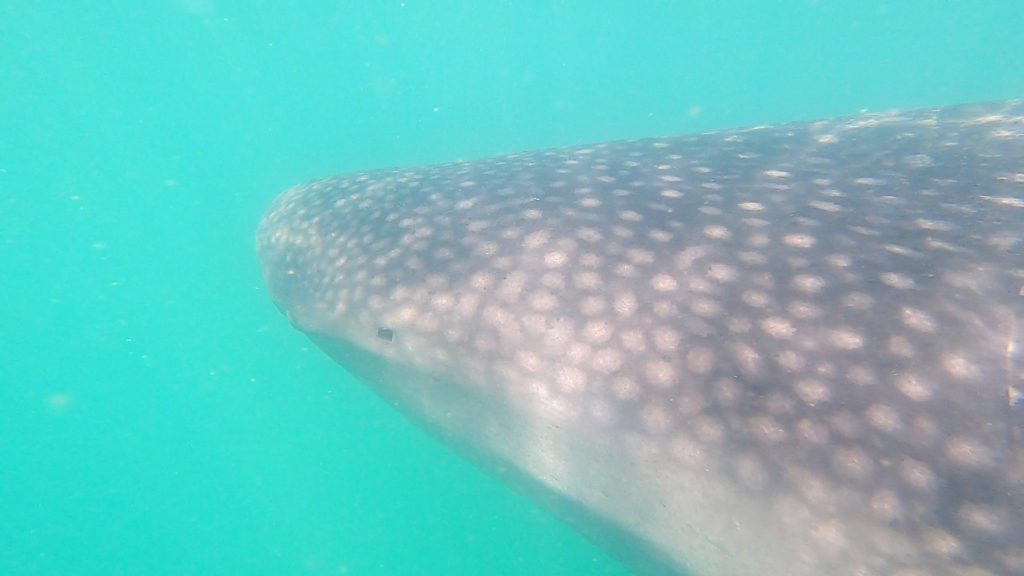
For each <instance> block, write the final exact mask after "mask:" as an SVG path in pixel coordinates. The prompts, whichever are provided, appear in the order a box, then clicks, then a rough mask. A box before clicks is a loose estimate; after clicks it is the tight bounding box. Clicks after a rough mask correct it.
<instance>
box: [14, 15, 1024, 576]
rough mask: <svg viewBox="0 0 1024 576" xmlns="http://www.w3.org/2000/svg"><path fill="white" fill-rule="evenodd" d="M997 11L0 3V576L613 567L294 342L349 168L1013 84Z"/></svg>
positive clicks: (969, 93)
mask: <svg viewBox="0 0 1024 576" xmlns="http://www.w3.org/2000/svg"><path fill="white" fill-rule="evenodd" d="M1022 56H1024V6H1022V5H1021V4H1020V2H1018V1H1016V0H1006V1H995V0H992V1H986V0H979V1H977V2H950V1H941V0H932V1H925V0H905V1H892V2H881V1H874V0H849V1H829V0H818V1H811V0H778V1H758V0H748V1H736V0H719V1H711V0H692V1H683V0H678V1H669V0H660V1H658V0H651V1H637V2H628V1H625V0H623V1H590V2H585V1H578V2H576V1H552V0H547V1H539V0H535V1H525V0H524V1H507V2H505V1H497V0H495V1H489V2H486V1H484V2H471V1H462V2H459V1H444V0H442V1H429V2H428V1H417V0H408V1H359V2H357V1H354V0H353V1H345V2H326V1H321V0H308V1H300V2H282V1H279V0H278V1H272V0H262V1H254V0H249V1H240V0H154V1H149V2H127V1H121V2H117V1H108V2H84V1H67V2H56V1H31V0H0V303H2V304H0V576H6V575H21V574H32V575H35V574H41V575H49V574H55V575H56V574H59V575H69V574H70V575H79V574H81V575H98V574H103V575H107V574H155V575H162V574H204V575H207V574H209V575H219V574H225V575H228V574H231V575H233V574H268V575H270V574H285V575H287V574H312V575H343V574H352V575H390V574H417V575H432V574H438V575H440V574H444V575H451V574H493V575H525V574H544V575H556V574H566V575H577V574H594V575H605V576H612V575H619V576H622V575H625V574H626V572H625V570H624V569H623V568H622V567H621V566H620V565H619V564H618V563H617V562H616V561H615V560H614V559H613V558H611V557H609V556H607V555H606V554H605V553H604V552H602V551H600V550H598V549H596V548H594V547H593V546H591V545H590V544H588V543H587V542H586V541H585V540H583V539H582V538H581V537H580V536H578V535H577V534H575V533H574V532H573V531H571V530H569V529H568V528H567V527H565V526H563V525H562V524H561V523H559V522H558V521H556V520H554V519H553V518H552V517H550V516H548V515H547V514H546V513H544V512H543V511H542V510H539V509H537V508H536V507H535V506H534V505H533V504H531V503H530V502H528V501H526V500H525V499H524V498H522V497H520V496H519V495H517V494H515V493H513V492H512V491H510V490H508V489H506V488H505V487H503V486H502V485H500V484H498V483H497V482H496V481H495V480H493V479H492V478H490V477H488V476H487V475H485V474H483V473H482V472H479V471H478V470H476V469H475V468H473V467H472V466H470V465H469V464H468V463H466V462H464V461H462V460H460V459H459V458H457V457H456V456H455V455H454V454H452V453H450V452H449V451H448V450H447V449H445V448H444V447H443V446H441V445H439V444H438V443H436V442H434V441H433V440H431V439H429V438H428V437H427V436H426V435H425V434H423V433H421V432H419V431H418V430H417V429H415V428H413V427H412V426H411V425H410V424H408V423H407V422H406V421H405V420H403V419H402V417H401V416H400V415H399V414H398V413H397V412H396V411H394V410H393V409H392V408H391V407H390V406H388V405H387V404H386V403H384V402H382V401H380V400H379V399H377V397H376V396H374V395H373V394H372V393H371V392H370V391H369V390H368V389H366V388H365V387H363V386H362V385H360V384H359V383H358V382H357V381H355V380H353V379H352V378H351V377H349V376H347V375H346V374H345V372H344V370H343V369H342V368H340V367H339V366H337V365H335V364H334V363H332V362H331V361H330V360H329V359H328V358H327V357H326V355H324V354H322V353H320V352H319V351H318V350H316V349H314V348H313V347H312V345H311V344H310V343H309V342H308V341H307V340H306V339H305V337H304V336H303V335H302V334H300V333H299V332H298V331H296V330H294V329H292V328H291V327H290V326H289V324H288V322H287V320H286V319H285V318H284V317H283V316H282V315H281V314H280V313H278V311H277V310H276V309H275V308H274V306H273V304H272V303H271V301H270V299H269V297H268V296H267V294H266V293H265V290H264V288H263V285H262V279H261V278H260V273H259V269H258V267H257V263H256V258H255V252H254V233H255V229H256V226H257V224H258V223H259V219H260V217H261V215H262V212H263V210H264V208H265V207H266V206H267V205H268V203H269V202H270V200H271V199H272V198H273V197H274V196H275V195H276V194H278V193H279V192H280V191H282V190H283V189H284V188H286V187H287V186H290V185H292V184H296V183H299V182H302V181H304V180H308V179H311V178H316V177H321V176H328V175H331V174H336V173H341V172H345V171H351V170H363V169H370V168H379V167H388V166H411V165H417V164H426V163H434V162H443V161H450V160H455V159H463V158H465V159H469V158H478V157H485V156H490V155H494V154H500V153H507V152H514V151H521V150H529V149H536V148H544V147H551V146H560V145H578V144H586V143H589V142H596V141H604V140H613V139H619V138H631V137H644V136H655V135H672V134H681V133H687V132H697V131H706V130H712V129H720V128H728V127H736V126H743V125H751V124H761V123H769V122H781V121H790V120H810V119H817V118H825V117H832V116H839V115H849V114H856V113H858V112H860V111H862V110H871V111H880V110H887V109H892V108H914V107H924V106H936V105H948V104H955V103H964V102H972V101H984V100H999V99H1008V98H1022V97H1024V58H1022Z"/></svg>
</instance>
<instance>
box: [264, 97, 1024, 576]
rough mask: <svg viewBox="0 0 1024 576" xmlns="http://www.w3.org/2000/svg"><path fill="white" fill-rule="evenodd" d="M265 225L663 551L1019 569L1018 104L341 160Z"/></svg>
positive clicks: (349, 329)
mask: <svg viewBox="0 0 1024 576" xmlns="http://www.w3.org/2000/svg"><path fill="white" fill-rule="evenodd" d="M257 250H258V254H259V261H260V265H261V269H262V273H263V276H264V278H265V281H266V285H267V287H268V291H269V294H270V295H271V296H272V298H273V300H274V302H275V303H276V305H277V307H278V308H279V309H280V310H281V311H282V312H283V313H284V314H285V315H286V316H287V319H288V320H289V321H290V322H291V323H292V324H293V325H294V326H295V327H296V328H298V329H299V330H301V331H302V332H304V333H305V334H307V335H308V336H309V338H310V339H311V340H312V341H313V342H315V343H316V345H317V346H319V347H320V348H321V349H322V350H323V351H325V352H326V353H327V354H329V355H330V356H331V357H332V358H333V359H335V360H336V361H337V362H338V363H340V364H341V365H342V366H343V367H344V368H345V369H347V370H348V371H349V372H350V373H351V374H353V375H355V376H356V377H357V378H358V379H359V380H360V381H361V382H363V383H365V384H366V385H368V386H370V387H371V388H372V389H373V390H375V391H376V392H377V393H378V394H379V395H380V396H381V397H383V398H384V399H385V400H386V401H387V402H389V403H391V404H393V405H394V406H395V407H396V408H397V409H399V410H400V411H401V412H402V413H404V414H405V415H406V416H407V417H408V418H410V419H411V420H412V421H414V422H415V423H417V424H418V425H420V426H422V428H423V429H424V430H426V431H427V432H429V433H430V434H432V435H434V436H435V437H436V438H438V439H439V440H440V441H442V442H443V443H445V444H446V445H448V446H450V447H452V448H453V449H454V450H456V451H458V452H459V453H460V454H462V455H463V456H465V457H466V458H469V459H470V460H472V461H473V462H474V463H476V464H477V465H479V466H480V467H481V468H483V469H484V470H486V471H488V472H490V473H491V474H494V475H496V476H497V477H499V478H500V479H501V480H503V481H504V482H506V483H507V484H509V485H510V486H511V487H513V488H514V489H517V490H519V491H521V492H522V493H524V494H526V495H527V496H529V497H530V498H533V499H536V501H537V502H539V503H540V504H541V505H542V506H544V507H546V508H547V509H549V510H551V511H552V512H553V513H554V514H556V515H557V516H559V517H560V518H561V519H563V520H564V521H566V522H567V523H568V524H570V525H572V526H573V527H575V528H576V529H578V530H580V531H581V532H583V533H584V534H585V535H586V536H587V537H588V538H590V539H592V540H593V542H595V543H596V544H597V545H598V546H601V547H604V548H606V549H607V550H609V551H610V552H612V553H613V554H615V555H617V556H618V557H619V558H620V559H621V560H622V561H623V562H624V564H625V565H626V566H628V567H630V568H631V569H632V570H635V571H636V573H638V574H672V575H680V574H693V575H699V576H704V575H729V576H734V575H739V576H746V575H755V574H756V575H759V576H783V575H785V576H803V575H807V576H810V575H816V576H817V575H823V574H828V575H833V576H841V575H850V576H867V575H880V576H922V575H973V576H984V575H1020V574H1024V352H1022V347H1024V336H1022V335H1024V101H1003V102H992V103H984V104H966V105H956V106H949V107H939V108H930V109H923V110H911V111H893V112H885V113H871V114H867V113H865V114H860V115H857V116H852V117H845V118H839V119H830V120H824V121H817V122H801V123H789V124H781V125H771V126H756V127H751V128H743V129H732V130H725V131H717V132H709V133H702V134H692V135H684V136H677V137H666V138H648V139H636V140H626V141H616V142H608V143H601V144H594V145H589V146H580V147H570V148H558V149H551V150H542V151H535V152H524V153H517V154H510V155H505V156H500V157H495V158H489V159H481V160H472V161H459V162H451V163H447V164H440V165H434V166H421V167H409V168H394V169H383V170H372V171H364V172H356V173H351V174H345V175H341V176H336V177H331V178H326V179H322V180H318V181H314V182H310V183H307V184H303V185H299V186H297V187H294V188H291V189H290V190H287V191H285V192H284V193H283V194H282V195H281V196H279V197H278V198H277V199H276V200H274V201H273V203H272V205H271V206H270V207H269V209H268V211H267V213H266V215H265V216H264V218H263V220H262V222H261V224H260V226H259V230H258V233H257Z"/></svg>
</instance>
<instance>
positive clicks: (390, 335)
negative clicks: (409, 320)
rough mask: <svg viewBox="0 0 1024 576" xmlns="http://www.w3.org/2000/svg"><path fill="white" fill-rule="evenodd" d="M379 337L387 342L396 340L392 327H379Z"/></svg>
mask: <svg viewBox="0 0 1024 576" xmlns="http://www.w3.org/2000/svg"><path fill="white" fill-rule="evenodd" d="M377 338H380V339H381V340H383V341H385V342H394V340H395V331H394V330H392V329H391V328H377Z"/></svg>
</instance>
